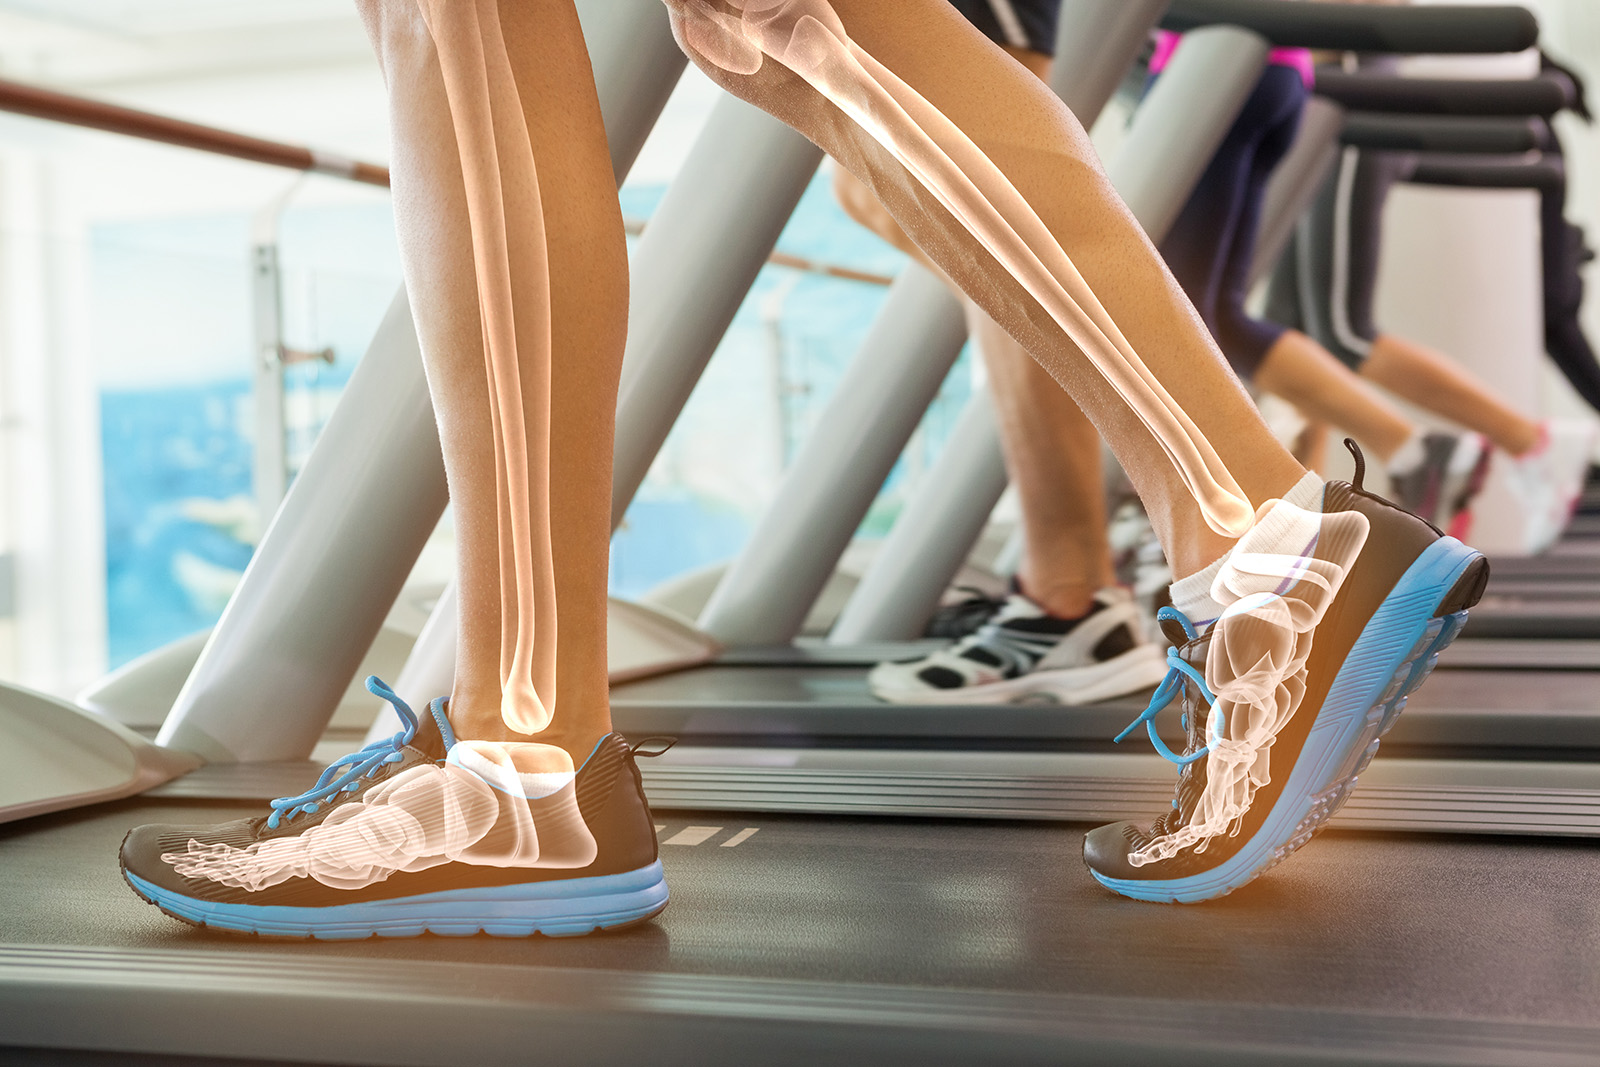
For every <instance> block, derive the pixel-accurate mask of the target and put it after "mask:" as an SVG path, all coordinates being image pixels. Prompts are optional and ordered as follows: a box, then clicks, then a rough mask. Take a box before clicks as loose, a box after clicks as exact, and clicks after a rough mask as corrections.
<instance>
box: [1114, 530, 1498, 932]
mask: <svg viewBox="0 0 1600 1067" xmlns="http://www.w3.org/2000/svg"><path fill="white" fill-rule="evenodd" d="M1488 580H1489V565H1488V561H1487V560H1485V559H1484V558H1483V554H1482V553H1480V552H1478V551H1476V550H1474V549H1471V548H1468V547H1467V546H1466V545H1463V544H1462V543H1461V542H1459V541H1457V540H1456V539H1455V538H1453V537H1444V538H1440V539H1439V540H1438V541H1435V542H1434V543H1433V544H1432V545H1430V546H1428V548H1427V550H1426V551H1424V552H1423V553H1422V555H1421V556H1419V557H1418V558H1417V560H1416V561H1415V562H1414V563H1413V564H1412V565H1411V567H1410V568H1409V569H1408V570H1407V571H1406V573H1405V574H1404V575H1403V576H1402V577H1401V579H1400V581H1399V582H1397V583H1396V584H1395V587H1394V589H1392V590H1391V591H1390V593H1389V595H1388V597H1386V598H1385V599H1384V601H1383V603H1382V604H1381V605H1379V607H1378V610H1377V611H1376V612H1374V613H1373V615H1372V618H1371V619H1369V620H1368V621H1367V625H1366V626H1365V627H1364V628H1363V629H1362V631H1361V636H1360V638H1359V639H1358V640H1357V641H1356V643H1355V645H1354V646H1352V647H1351V649H1350V654H1349V655H1348V656H1347V657H1346V658H1345V662H1344V664H1343V665H1342V666H1341V667H1340V668H1339V673H1338V674H1337V675H1335V677H1334V681H1333V685H1332V686H1331V687H1330V688H1329V690H1328V695H1327V697H1326V698H1325V699H1324V700H1323V702H1322V707H1321V709H1320V710H1319V711H1318V713H1317V721H1316V723H1315V724H1314V725H1313V726H1312V728H1311V732H1310V734H1309V735H1308V736H1307V737H1306V741H1305V746H1304V747H1303V748H1301V750H1300V755H1299V757H1298V758H1297V759H1296V760H1295V764H1294V770H1293V771H1292V772H1291V773H1290V776H1289V781H1288V782H1287V783H1286V784H1285V786H1284V788H1283V792H1282V793H1281V794H1280V795H1279V797H1278V802H1277V804H1276V805H1275V806H1274V807H1273V809H1272V812H1271V813H1270V814H1269V815H1268V816H1267V819H1266V822H1265V823H1264V824H1263V825H1262V827H1261V829H1260V830H1258V831H1257V832H1256V834H1255V836H1254V837H1253V838H1251V840H1250V841H1249V842H1248V843H1247V844H1246V845H1245V846H1244V847H1243V848H1241V849H1240V850H1239V851H1238V852H1237V853H1235V854H1234V855H1233V856H1231V857H1229V858H1228V859H1227V860H1226V861H1224V862H1223V863H1221V864H1219V865H1218V866H1217V867H1214V868H1212V869H1211V870H1209V871H1205V872H1203V873H1201V874H1194V875H1189V876H1187V877H1184V878H1172V879H1162V880H1151V881H1142V880H1139V879H1121V878H1108V877H1106V876H1105V875H1102V874H1101V873H1100V872H1098V871H1095V870H1093V869H1091V870H1090V872H1089V873H1091V874H1093V875H1094V877H1095V880H1096V881H1098V882H1099V883H1100V884H1101V885H1103V886H1105V887H1106V888H1107V889H1110V890H1111V891H1112V892H1115V893H1120V894H1122V895H1123V896H1126V897H1132V898H1134V899H1135V900H1148V901H1155V902H1159V903H1169V904H1192V903H1197V902H1199V901H1203V900H1214V899H1216V898H1217V897H1221V896H1225V895H1227V894H1228V893H1231V892H1233V891H1234V890H1235V889H1238V888H1239V887H1240V886H1242V885H1244V884H1246V883H1247V882H1249V881H1251V880H1252V879H1253V878H1255V877H1256V876H1258V875H1260V874H1262V873H1263V872H1265V871H1268V870H1270V869H1271V868H1273V867H1274V866H1276V865H1277V864H1279V863H1282V862H1283V861H1284V860H1285V859H1287V858H1288V857H1289V856H1290V855H1291V854H1292V853H1293V852H1294V851H1295V850H1296V849H1298V848H1299V847H1300V846H1301V845H1304V844H1305V843H1306V842H1307V841H1309V840H1311V838H1312V836H1313V835H1315V834H1316V832H1317V831H1318V830H1320V829H1321V828H1322V826H1323V824H1325V823H1326V822H1327V821H1328V819H1329V818H1330V817H1331V816H1332V815H1333V813H1334V812H1336V811H1338V810H1339V808H1340V807H1341V806H1343V804H1344V802H1345V801H1346V800H1347V799H1349V797H1350V792H1351V790H1352V789H1354V788H1355V784H1356V778H1357V776H1358V775H1360V774H1361V772H1362V771H1364V770H1366V768H1367V764H1368V763H1371V762H1372V757H1373V756H1374V755H1375V754H1376V753H1377V751H1378V745H1379V741H1380V739H1381V738H1382V737H1383V735H1384V734H1386V733H1388V731H1389V729H1390V727H1392V726H1393V725H1394V722H1395V719H1396V718H1398V717H1399V715H1400V712H1401V711H1403V710H1404V709H1405V706H1406V701H1407V700H1408V699H1409V698H1410V696H1411V694H1412V693H1414V692H1416V690H1417V688H1418V687H1419V686H1420V685H1422V683H1423V682H1424V681H1425V680H1426V679H1427V677H1428V675H1429V674H1431V673H1433V669H1434V667H1435V666H1436V665H1437V664H1438V662H1439V653H1440V652H1442V651H1444V649H1445V648H1446V647H1447V646H1448V645H1449V644H1450V642H1451V641H1454V640H1455V639H1456V636H1457V635H1458V634H1460V633H1461V628H1462V627H1463V626H1464V625H1466V621H1467V609H1468V608H1470V607H1471V606H1472V605H1474V604H1476V603H1477V602H1478V600H1479V598H1481V597H1482V596H1483V590H1484V586H1485V585H1486V584H1487V583H1488Z"/></svg>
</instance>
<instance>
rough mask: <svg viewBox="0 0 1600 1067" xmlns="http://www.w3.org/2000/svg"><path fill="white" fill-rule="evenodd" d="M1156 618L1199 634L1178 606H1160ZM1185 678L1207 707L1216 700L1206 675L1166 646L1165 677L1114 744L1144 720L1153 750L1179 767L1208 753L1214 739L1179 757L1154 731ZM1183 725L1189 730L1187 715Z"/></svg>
mask: <svg viewBox="0 0 1600 1067" xmlns="http://www.w3.org/2000/svg"><path fill="white" fill-rule="evenodd" d="M1156 618H1157V619H1159V620H1161V621H1163V622H1166V621H1170V622H1175V623H1177V624H1178V625H1179V626H1182V627H1183V632H1184V635H1185V636H1187V637H1188V639H1189V640H1191V641H1193V640H1195V639H1196V638H1197V637H1199V636H1200V631H1198V630H1196V629H1195V628H1194V623H1192V622H1190V621H1189V618H1188V616H1186V615H1185V614H1184V613H1183V612H1181V611H1179V610H1178V609H1177V608H1170V607H1168V608H1162V609H1161V610H1160V611H1159V612H1157V613H1156ZM1186 681H1190V682H1193V683H1194V684H1195V685H1196V686H1197V687H1198V688H1199V690H1200V694H1201V695H1202V696H1203V697H1205V700H1206V706H1207V707H1208V708H1209V707H1210V706H1211V705H1212V704H1213V703H1215V702H1216V699H1217V698H1216V696H1215V695H1214V694H1213V693H1212V692H1211V689H1210V687H1209V686H1207V685H1206V677H1205V675H1204V674H1202V673H1200V671H1198V670H1197V669H1195V667H1194V666H1193V665H1192V664H1190V663H1189V661H1188V660H1185V659H1184V658H1183V656H1182V655H1181V654H1179V652H1178V650H1177V649H1176V648H1168V649H1167V676H1166V677H1165V678H1163V679H1161V684H1160V685H1159V686H1157V687H1156V691H1155V695H1153V696H1152V697H1151V698H1150V704H1149V706H1148V707H1146V708H1145V709H1144V710H1143V711H1141V712H1140V713H1139V717H1138V718H1136V719H1134V720H1133V721H1132V722H1130V723H1129V724H1128V728H1127V729H1126V730H1123V731H1122V732H1121V733H1120V734H1118V735H1117V736H1116V737H1115V739H1114V741H1115V743H1117V744H1121V743H1122V740H1123V739H1124V738H1126V737H1127V736H1128V735H1129V734H1131V733H1133V731H1134V730H1136V729H1137V728H1138V726H1139V724H1140V723H1143V724H1144V728H1145V731H1146V732H1147V733H1149V735H1150V743H1151V744H1152V745H1154V746H1155V749H1156V751H1157V752H1159V753H1160V754H1161V756H1162V758H1163V759H1165V760H1167V761H1168V762H1169V763H1176V764H1177V765H1178V766H1180V767H1184V766H1187V765H1188V764H1191V763H1193V762H1194V761H1195V760H1197V759H1200V758H1201V757H1202V756H1204V755H1205V754H1206V753H1207V752H1210V751H1211V744H1210V742H1211V741H1213V740H1215V738H1209V737H1208V738H1207V743H1206V744H1205V745H1203V746H1201V747H1200V748H1199V749H1198V750H1197V751H1194V752H1191V753H1189V754H1188V755H1187V756H1180V755H1178V754H1177V753H1176V752H1174V751H1172V749H1170V748H1168V747H1167V744H1166V742H1165V741H1163V740H1161V736H1160V735H1159V734H1157V733H1156V722H1155V720H1156V716H1157V715H1159V714H1161V712H1163V711H1165V710H1166V708H1167V705H1169V704H1171V703H1172V702H1173V700H1174V699H1176V698H1177V697H1178V695H1179V694H1180V693H1182V692H1183V684H1184V682H1186ZM1183 728H1184V730H1186V731H1187V730H1188V729H1189V721H1188V718H1187V717H1185V718H1184V720H1183Z"/></svg>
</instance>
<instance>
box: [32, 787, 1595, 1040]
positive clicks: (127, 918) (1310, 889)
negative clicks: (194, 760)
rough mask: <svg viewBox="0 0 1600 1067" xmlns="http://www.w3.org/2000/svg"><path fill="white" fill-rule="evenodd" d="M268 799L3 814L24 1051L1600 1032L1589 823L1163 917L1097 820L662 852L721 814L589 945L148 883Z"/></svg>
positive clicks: (738, 824) (1367, 838) (909, 828)
mask: <svg viewBox="0 0 1600 1067" xmlns="http://www.w3.org/2000/svg"><path fill="white" fill-rule="evenodd" d="M241 810H242V809H241V808H239V807H235V806H230V807H221V806H216V805H198V804H186V803H177V802H171V801H168V802H153V801H150V800H134V801H129V802H123V803H119V804H114V805H106V806H102V807H98V808H93V809H89V810H83V811H77V812H67V813H62V814H59V815H54V816H46V817H43V818H39V819H34V820H28V821H25V822H20V823H15V824H12V825H8V826H4V827H0V900H3V902H4V903H3V905H0V942H3V944H0V1004H6V1005H9V1008H8V1010H5V1011H0V1046H28V1045H33V1044H48V1045H52V1046H59V1045H61V1044H63V1043H71V1044H76V1045H78V1046H80V1047H84V1048H109V1049H121V1050H126V1051H145V1052H151V1053H167V1054H171V1055H181V1054H189V1055H218V1054H220V1053H219V1049H221V1048H232V1050H233V1052H234V1053H236V1054H240V1055H245V1056H250V1057H257V1058H262V1059H290V1058H310V1057H315V1059H316V1060H317V1061H318V1062H328V1063H369V1062H371V1063H390V1064H422V1063H465V1062H473V1063H502V1062H505V1063H511V1062H529V1060H528V1057H529V1056H530V1055H532V1054H533V1053H534V1052H535V1051H537V1052H538V1053H539V1059H540V1061H547V1062H607V1061H608V1059H609V1057H611V1056H615V1055H617V1054H618V1052H619V1051H620V1050H621V1049H622V1048H624V1047H626V1043H627V1042H637V1041H639V1040H644V1041H647V1042H650V1043H651V1044H650V1046H649V1047H652V1048H653V1049H654V1050H655V1051H656V1053H657V1056H656V1057H653V1058H652V1059H651V1062H671V1063H678V1062H683V1063H697V1064H703V1063H714V1062H774V1063H776V1062H818V1060H817V1057H821V1056H827V1055H833V1056H849V1057H861V1056H864V1055H871V1056H872V1057H873V1058H874V1059H881V1060H883V1062H923V1063H933V1062H966V1063H973V1062H981V1063H992V1062H1062V1060H1063V1057H1064V1056H1068V1055H1070V1054H1071V1053H1072V1052H1074V1051H1077V1052H1080V1053H1084V1052H1087V1053H1091V1054H1094V1055H1096V1056H1097V1058H1100V1057H1103V1058H1104V1061H1114V1062H1146V1063H1149V1062H1179V1063H1185V1064H1194V1063H1212V1062H1218V1063H1222V1062H1227V1063H1253V1062H1286V1061H1288V1060H1292V1059H1293V1058H1294V1055H1293V1052H1294V1050H1295V1049H1304V1050H1311V1049H1313V1048H1314V1050H1315V1053H1316V1055H1317V1056H1319V1057H1326V1058H1325V1059H1319V1060H1318V1062H1399V1061H1402V1060H1404V1061H1406V1062H1423V1061H1425V1062H1460V1061H1463V1060H1466V1059H1467V1058H1469V1057H1470V1060H1471V1062H1475V1063H1480V1062H1481V1063H1501V1062H1504V1063H1534V1062H1546V1061H1550V1062H1555V1061H1559V1062H1563V1063H1565V1062H1577V1060H1578V1059H1579V1058H1587V1057H1591V1056H1592V1055H1593V1053H1594V1049H1595V1048H1596V1047H1600V1028H1597V1027H1596V1025H1595V1019H1596V1017H1597V1014H1600V966H1597V962H1600V912H1597V909H1600V904H1597V903H1596V901H1595V899H1594V896H1593V894H1592V893H1590V892H1589V891H1588V890H1589V887H1591V886H1593V885H1594V884H1595V883H1596V881H1597V880H1600V851H1597V849H1596V847H1595V846H1594V844H1593V843H1591V842H1586V841H1553V840H1548V839H1546V840H1532V841H1530V840H1520V839H1511V838H1499V839H1476V838H1460V837H1456V838H1436V837H1420V838H1419V837H1407V838H1397V837H1390V836H1384V835H1368V834H1361V835H1357V834H1339V833H1330V834H1326V835H1324V836H1323V837H1321V838H1319V839H1318V840H1317V841H1315V842H1313V843H1312V844H1311V845H1309V846H1308V847H1307V848H1306V849H1305V850H1304V851H1303V852H1301V853H1300V854H1299V855H1297V856H1296V857H1295V858H1294V859H1293V860H1292V861H1291V862H1289V863H1287V864H1285V865H1284V866H1282V867H1279V868H1277V869H1275V870H1273V871H1271V872H1270V873H1268V874H1267V875H1265V876H1263V877H1262V878H1261V879H1259V880H1258V881H1256V882H1254V883H1252V884H1251V885H1249V886H1247V887H1245V888H1244V889H1242V890H1240V891H1238V892H1237V893H1235V894H1233V895H1232V896H1231V897H1228V898H1225V899H1223V900H1221V901H1217V902H1213V903H1211V904H1207V905H1200V906H1194V907H1172V906H1167V907H1163V906H1156V905H1147V904H1139V903H1135V902H1132V901H1128V900H1124V899H1121V898H1118V897H1114V896H1112V895H1111V894H1110V893H1108V892H1106V891H1104V890H1103V889H1101V888H1100V887H1099V886H1097V885H1095V884H1094V882H1093V881H1092V880H1091V879H1090V877H1089V875H1088V874H1087V872H1086V871H1085V870H1084V869H1083V867H1082V866H1081V864H1080V862H1079V859H1078V850H1079V847H1080V846H1079V840H1080V839H1079V834H1080V832H1081V829H1082V828H1081V827H1067V826H1062V825H1059V824H1041V823H1036V824H1012V823H971V822H951V821H940V822H928V821H919V820H870V819H841V818H807V817H783V816H774V815H760V816H747V815H741V814H734V815H730V814H727V813H721V814H711V815H703V816H689V817H685V816H684V815H682V814H678V813H673V814H672V815H671V816H670V817H666V816H658V818H657V822H658V824H664V829H663V830H662V831H661V834H660V836H661V839H662V840H663V841H664V842H670V841H671V840H672V839H673V838H674V837H675V836H677V834H678V833H679V832H680V831H682V830H684V829H685V828H687V827H688V826H689V825H698V826H705V827H716V830H715V831H714V832H713V833H712V834H711V835H710V836H709V837H708V838H706V839H705V840H704V841H703V842H702V843H700V844H697V845H694V846H686V845H673V844H670V843H667V844H664V845H663V847H662V854H663V862H664V863H665V865H666V868H667V872H668V878H669V881H670V883H671V887H672V893H673V903H672V906H671V907H669V908H668V909H667V911H666V912H665V914H664V915H663V916H661V917H660V918H659V919H657V920H656V921H653V922H650V923H648V924H645V925H643V926H641V927H639V928H636V929H633V930H631V931H623V932H617V933H613V934H608V935H600V936H594V937H589V938H582V939H575V940H570V941H559V940H543V939H536V940H532V941H520V940H506V941H502V940H495V939H492V938H486V937H475V938H471V939H448V938H439V937H425V938H420V939H415V940H406V941H381V940H379V941H360V942H333V943H321V942H316V943H303V942H267V941H259V940H255V939H250V938H231V937H223V936H221V935H215V934H209V933H207V932H204V931H200V930H196V929H193V928H191V927H188V926H185V925H183V924H181V923H178V922H177V921H175V920H172V919H169V918H167V917H166V916H164V915H162V914H160V913H159V912H158V911H157V910H156V909H155V908H153V907H150V906H147V905H145V904H143V903H142V902H140V901H139V900H138V899H137V898H136V897H134V895H133V894H132V893H131V892H130V891H129V890H128V889H127V887H126V886H125V885H124V884H123V882H122V879H121V877H120V875H119V873H118V870H117V864H116V850H117V845H118V843H119V841H120V840H121V838H122V836H123V834H124V833H125V832H126V831H127V830H128V829H129V828H130V827H132V826H134V825H136V824H138V823H142V822H147V821H177V822H198V823H204V822H209V821H215V820H220V819H225V818H233V817H237V816H238V815H239V814H240V813H241ZM256 810H259V809H256ZM747 827H754V828H757V832H756V833H755V834H754V835H751V836H749V837H747V838H746V839H744V840H742V841H740V842H739V843H738V844H737V845H736V847H725V846H726V845H727V844H728V843H730V842H731V841H732V840H733V838H734V836H735V835H736V834H737V833H738V832H739V831H741V830H743V829H745V828H747ZM689 836H690V837H693V836H695V835H689ZM29 946H32V947H29ZM113 1004H114V1005H115V1006H116V1009H117V1010H114V1011H108V1010H106V1009H107V1008H108V1007H109V1006H111V1005H113ZM919 1035H920V1036H919ZM230 1040H231V1041H233V1042H234V1044H232V1045H228V1044H227V1042H228V1041H230ZM240 1042H244V1043H242V1044H241V1043H240ZM3 1055H4V1053H3V1050H0V1057H3ZM637 1055H638V1054H637V1045H635V1046H634V1055H633V1056H631V1057H629V1058H628V1061H630V1062H637V1061H638V1060H637ZM730 1056H743V1057H748V1058H747V1059H743V1060H730V1059H729V1058H728V1057H730ZM612 1062H615V1061H612Z"/></svg>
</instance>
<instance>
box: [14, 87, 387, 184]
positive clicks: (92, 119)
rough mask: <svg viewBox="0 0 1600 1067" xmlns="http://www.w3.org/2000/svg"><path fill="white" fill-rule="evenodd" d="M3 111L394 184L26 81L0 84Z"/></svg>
mask: <svg viewBox="0 0 1600 1067" xmlns="http://www.w3.org/2000/svg"><path fill="white" fill-rule="evenodd" d="M0 111H9V112H12V113H14V114H18V115H28V116H31V117H33V118H37V119H47V120H49V121H51V122H61V123H66V124H67V125H70V126H85V127H88V128H89V129H92V130H104V131H105V132H107V133H117V134H122V135H124V136H127V137H137V138H140V139H141V140H146V141H159V142H161V143H163V144H170V145H176V146H178V147H180V148H192V149H194V150H196V151H200V152H210V153H212V154H214V155H221V156H231V157H233V158H234V159H247V160H250V161H251V162H253V163H265V164H267V165H269V166H274V167H287V168H288V169H290V170H300V171H314V172H316V173H318V174H330V175H333V176H334V177H338V178H348V179H349V180H351V181H355V182H362V183H363V184H366V185H381V186H385V187H387V186H388V184H389V168H388V167H382V166H379V165H378V164H376V163H363V162H361V161H360V160H355V159H350V158H349V157H347V156H341V155H338V154H337V153H332V152H324V151H321V150H319V149H315V148H305V147H302V146H300V145H292V144H284V143H282V142H280V141H269V140H267V139H266V138H264V137H251V136H249V135H247V134H242V133H233V132H232V131H229V130H220V129H217V128H216V127H214V126H204V125H201V124H200V123H198V122H186V121H184V120H183V119H174V118H168V117H167V116H165V115H157V114H154V113H152V112H149V111H140V110H138V109H136V108H131V107H123V106H121V105H120V104H108V103H106V102H105V101H103V100H93V99H90V98H89V97H84V96H73V95H72V94H70V93H63V92H58V91H56V90H54V89H43V88H40V87H39V86H37V85H28V84H26V83H24V82H16V81H8V80H5V79H0Z"/></svg>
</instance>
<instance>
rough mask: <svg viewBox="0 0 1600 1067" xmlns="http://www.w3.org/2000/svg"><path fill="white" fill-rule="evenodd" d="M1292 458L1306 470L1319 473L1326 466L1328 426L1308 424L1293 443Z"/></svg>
mask: <svg viewBox="0 0 1600 1067" xmlns="http://www.w3.org/2000/svg"><path fill="white" fill-rule="evenodd" d="M1293 451H1294V458H1295V459H1297V460H1299V461H1300V462H1301V463H1302V464H1304V466H1305V468H1306V470H1312V471H1319V470H1322V469H1323V468H1324V467H1325V466H1327V464H1328V424H1327V423H1325V422H1315V421H1313V422H1308V423H1306V425H1305V429H1303V430H1301V431H1300V436H1299V437H1298V438H1296V439H1295V442H1294V449H1293Z"/></svg>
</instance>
